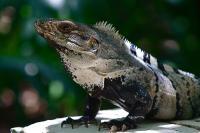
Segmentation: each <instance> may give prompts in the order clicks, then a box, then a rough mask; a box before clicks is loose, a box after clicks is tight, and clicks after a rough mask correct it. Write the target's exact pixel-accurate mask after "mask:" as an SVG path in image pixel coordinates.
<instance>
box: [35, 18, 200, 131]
mask: <svg viewBox="0 0 200 133" xmlns="http://www.w3.org/2000/svg"><path fill="white" fill-rule="evenodd" d="M35 28H36V30H37V32H38V33H39V34H40V35H41V36H43V37H44V38H45V39H46V40H48V41H50V42H51V44H52V45H53V46H54V47H55V49H56V50H57V52H58V53H59V55H60V57H61V59H62V62H63V63H64V65H65V67H66V69H67V70H68V71H69V72H70V73H71V76H72V78H73V80H74V81H75V82H76V83H77V84H79V85H80V86H82V87H83V89H84V90H85V91H86V92H87V93H88V94H89V96H88V104H87V106H86V110H85V113H84V115H83V117H82V118H81V119H79V120H73V119H71V118H68V119H67V120H66V121H64V122H63V123H62V126H63V125H65V124H71V125H72V127H73V125H74V124H77V123H85V124H86V125H87V123H89V122H91V121H94V120H95V116H96V114H97V112H98V110H99V106H100V101H101V99H102V98H104V99H108V100H110V101H111V102H113V103H114V104H116V105H118V106H120V107H121V108H123V109H124V110H126V111H128V112H129V114H128V116H127V117H126V118H125V119H123V120H121V121H117V120H111V121H110V122H107V123H102V124H101V125H100V126H102V127H107V128H110V131H120V130H121V131H124V130H127V129H131V128H135V127H136V124H135V123H137V121H140V120H142V119H144V118H145V117H149V118H153V119H162V120H170V119H189V118H193V117H195V116H198V115H199V113H200V81H199V79H198V78H196V77H195V76H194V75H193V74H191V73H187V72H184V71H181V70H178V69H176V68H173V67H171V66H169V65H166V64H162V63H160V62H159V61H158V60H157V59H156V58H154V57H153V56H151V55H150V54H148V53H146V52H144V51H142V50H141V49H139V48H137V47H136V46H135V45H134V44H131V43H130V42H129V41H127V40H126V39H124V38H123V37H122V36H121V35H120V34H119V33H118V32H117V31H116V30H115V29H114V28H113V27H112V25H110V24H107V23H105V22H101V23H97V24H96V25H93V26H89V25H84V24H80V23H75V22H72V21H67V20H52V19H51V20H46V21H42V20H39V21H37V22H36V23H35Z"/></svg>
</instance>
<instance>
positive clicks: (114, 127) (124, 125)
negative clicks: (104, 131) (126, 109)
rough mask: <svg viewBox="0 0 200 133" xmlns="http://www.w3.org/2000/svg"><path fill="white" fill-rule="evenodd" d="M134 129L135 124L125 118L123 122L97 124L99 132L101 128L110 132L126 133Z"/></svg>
mask: <svg viewBox="0 0 200 133" xmlns="http://www.w3.org/2000/svg"><path fill="white" fill-rule="evenodd" d="M136 127H137V125H136V124H135V122H133V121H130V120H129V119H126V118H125V119H124V120H111V121H108V122H102V123H100V124H99V131H100V129H101V128H108V129H110V132H116V131H126V130H129V129H134V128H136Z"/></svg>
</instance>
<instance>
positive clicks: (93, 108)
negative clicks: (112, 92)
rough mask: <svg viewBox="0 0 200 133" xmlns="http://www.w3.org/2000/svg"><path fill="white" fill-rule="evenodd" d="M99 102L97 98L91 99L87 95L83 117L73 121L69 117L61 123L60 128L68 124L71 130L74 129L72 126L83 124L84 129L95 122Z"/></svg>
mask: <svg viewBox="0 0 200 133" xmlns="http://www.w3.org/2000/svg"><path fill="white" fill-rule="evenodd" d="M100 102H101V100H100V99H99V98H96V97H91V96H89V95H88V100H87V104H86V108H85V112H84V115H83V116H82V117H81V118H80V119H77V120H74V119H72V118H71V117H68V118H67V119H66V120H65V121H63V122H62V123H61V127H63V126H64V125H67V124H70V125H71V126H72V128H74V125H83V124H84V125H85V126H86V127H88V124H89V123H94V122H95V121H96V120H95V116H96V114H97V112H98V111H99V108H100Z"/></svg>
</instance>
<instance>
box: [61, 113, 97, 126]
mask: <svg viewBox="0 0 200 133" xmlns="http://www.w3.org/2000/svg"><path fill="white" fill-rule="evenodd" d="M68 124H69V125H71V127H72V129H73V128H74V126H75V125H77V126H81V125H85V127H88V124H97V122H96V120H95V119H90V118H89V117H87V116H83V117H81V118H79V119H72V118H71V117H68V118H67V119H66V120H65V121H63V122H62V123H61V128H63V127H64V126H65V125H68Z"/></svg>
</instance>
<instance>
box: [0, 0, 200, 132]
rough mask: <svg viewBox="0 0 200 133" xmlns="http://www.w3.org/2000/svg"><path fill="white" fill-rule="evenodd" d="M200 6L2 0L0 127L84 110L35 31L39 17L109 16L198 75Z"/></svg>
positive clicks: (92, 19) (173, 1)
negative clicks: (35, 23)
mask: <svg viewBox="0 0 200 133" xmlns="http://www.w3.org/2000/svg"><path fill="white" fill-rule="evenodd" d="M199 5H200V1H198V0H190V1H188V0H162V1H158V0H156V1H149V0H134V1H133V0H123V1H116V0H97V1H94V0H66V1H64V0H1V2H0V132H1V133H3V132H8V129H9V128H10V127H13V126H24V125H27V124H30V123H33V122H35V121H41V120H44V119H50V118H55V117H63V116H64V115H66V114H70V115H74V114H81V113H82V111H83V107H84V100H82V99H84V98H85V93H84V91H83V90H82V89H81V88H80V87H79V86H78V85H76V84H75V83H74V82H73V81H72V80H71V78H70V77H69V75H68V74H67V73H66V72H65V70H64V67H63V64H62V63H60V59H59V57H58V55H57V54H56V52H55V50H54V49H53V48H51V47H50V46H49V45H48V44H47V42H46V41H45V40H44V39H42V38H41V37H40V36H39V35H37V34H36V32H35V30H34V26H33V25H34V21H35V20H36V19H39V18H42V19H45V18H59V19H71V20H73V21H78V22H82V23H87V24H94V23H96V22H97V21H108V22H110V23H112V24H113V25H114V26H115V27H116V28H117V29H119V30H120V33H121V34H122V35H124V36H126V37H127V39H128V40H130V41H131V42H134V43H135V44H137V45H138V46H139V47H141V48H143V49H144V50H146V51H147V52H149V53H151V54H153V55H154V56H156V57H158V58H159V59H160V60H162V61H163V62H167V63H170V64H172V65H174V66H177V67H179V68H181V69H183V70H186V71H190V72H193V73H195V74H198V73H199V72H200V70H199V68H200V61H199V59H198V57H200V45H199V44H200V38H199V35H200V29H199V23H200V8H199Z"/></svg>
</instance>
